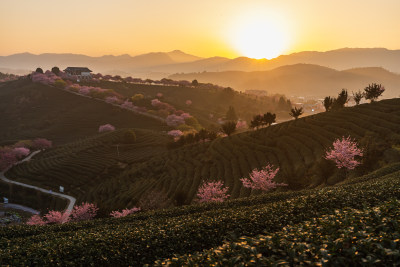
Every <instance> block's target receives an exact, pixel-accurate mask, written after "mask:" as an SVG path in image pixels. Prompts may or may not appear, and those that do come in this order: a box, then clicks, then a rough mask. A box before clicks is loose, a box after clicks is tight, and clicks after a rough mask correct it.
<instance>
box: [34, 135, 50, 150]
mask: <svg viewBox="0 0 400 267" xmlns="http://www.w3.org/2000/svg"><path fill="white" fill-rule="evenodd" d="M51 146H52V142H51V141H49V140H47V139H45V138H36V139H35V140H33V144H32V147H33V148H34V149H47V148H50V147H51Z"/></svg>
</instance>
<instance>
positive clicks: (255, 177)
mask: <svg viewBox="0 0 400 267" xmlns="http://www.w3.org/2000/svg"><path fill="white" fill-rule="evenodd" d="M278 171H279V168H276V169H275V170H274V169H273V166H272V165H270V164H268V165H267V166H265V167H264V168H262V169H261V170H257V169H254V170H253V171H252V172H251V173H250V179H248V178H242V179H240V181H242V183H243V186H244V187H247V188H251V189H255V190H262V191H269V190H271V189H274V188H276V187H278V186H287V184H283V183H281V184H278V183H275V182H274V181H272V180H273V179H274V178H275V176H276V174H277V173H278Z"/></svg>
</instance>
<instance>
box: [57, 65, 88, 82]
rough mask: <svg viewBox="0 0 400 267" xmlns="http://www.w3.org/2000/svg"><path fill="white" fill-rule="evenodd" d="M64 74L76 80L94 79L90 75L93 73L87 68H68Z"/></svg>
mask: <svg viewBox="0 0 400 267" xmlns="http://www.w3.org/2000/svg"><path fill="white" fill-rule="evenodd" d="M64 72H65V73H66V74H67V75H68V76H70V77H74V78H75V77H76V80H77V81H78V82H79V81H80V80H88V79H91V78H92V75H91V74H90V73H91V72H92V71H91V70H90V69H88V68H86V67H68V68H66V69H65V70H64Z"/></svg>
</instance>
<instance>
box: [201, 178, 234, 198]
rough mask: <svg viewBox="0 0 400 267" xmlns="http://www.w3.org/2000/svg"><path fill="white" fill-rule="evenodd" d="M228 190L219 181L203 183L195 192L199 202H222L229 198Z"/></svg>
mask: <svg viewBox="0 0 400 267" xmlns="http://www.w3.org/2000/svg"><path fill="white" fill-rule="evenodd" d="M228 189H229V188H228V187H224V185H223V183H222V182H221V181H218V182H204V183H203V184H202V185H201V186H200V187H199V190H198V191H197V197H198V198H199V202H223V201H224V200H225V199H227V198H228V197H229V195H228V194H227V192H228Z"/></svg>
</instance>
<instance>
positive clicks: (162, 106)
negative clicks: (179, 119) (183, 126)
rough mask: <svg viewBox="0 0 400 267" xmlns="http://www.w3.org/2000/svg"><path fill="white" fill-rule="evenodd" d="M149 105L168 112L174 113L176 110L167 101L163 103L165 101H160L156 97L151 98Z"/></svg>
mask: <svg viewBox="0 0 400 267" xmlns="http://www.w3.org/2000/svg"><path fill="white" fill-rule="evenodd" d="M151 105H152V106H153V107H156V108H158V109H163V110H166V111H168V112H169V113H175V111H176V110H175V108H174V107H173V106H172V105H170V104H168V103H165V102H161V101H160V100H158V99H157V98H155V99H152V100H151Z"/></svg>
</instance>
